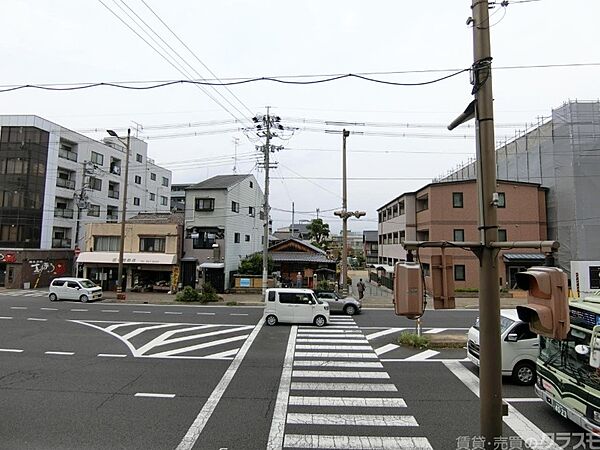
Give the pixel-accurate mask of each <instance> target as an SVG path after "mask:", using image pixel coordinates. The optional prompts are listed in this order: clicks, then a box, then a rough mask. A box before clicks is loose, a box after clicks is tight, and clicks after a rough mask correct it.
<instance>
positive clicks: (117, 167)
mask: <svg viewBox="0 0 600 450" xmlns="http://www.w3.org/2000/svg"><path fill="white" fill-rule="evenodd" d="M110 173H114V174H115V175H121V160H120V159H117V158H113V157H112V156H111V157H110Z"/></svg>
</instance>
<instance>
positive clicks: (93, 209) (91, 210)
mask: <svg viewBox="0 0 600 450" xmlns="http://www.w3.org/2000/svg"><path fill="white" fill-rule="evenodd" d="M87 215H88V216H90V217H100V205H88V209H87Z"/></svg>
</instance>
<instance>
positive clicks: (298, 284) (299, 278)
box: [296, 272, 302, 288]
mask: <svg viewBox="0 0 600 450" xmlns="http://www.w3.org/2000/svg"><path fill="white" fill-rule="evenodd" d="M296 287H297V288H301V287H302V273H300V272H298V275H296Z"/></svg>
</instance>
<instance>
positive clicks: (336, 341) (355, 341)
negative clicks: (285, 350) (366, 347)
mask: <svg viewBox="0 0 600 450" xmlns="http://www.w3.org/2000/svg"><path fill="white" fill-rule="evenodd" d="M297 342H302V343H307V342H313V343H315V344H367V343H368V341H367V340H366V339H352V338H348V339H319V338H308V339H298V341H297Z"/></svg>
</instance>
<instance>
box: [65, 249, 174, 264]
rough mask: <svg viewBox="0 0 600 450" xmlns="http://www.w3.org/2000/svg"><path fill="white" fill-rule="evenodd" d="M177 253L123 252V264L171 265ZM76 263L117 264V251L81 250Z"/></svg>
mask: <svg viewBox="0 0 600 450" xmlns="http://www.w3.org/2000/svg"><path fill="white" fill-rule="evenodd" d="M176 262H177V255H174V254H171V253H123V264H162V265H173V264H176ZM77 263H79V264H85V263H91V264H119V252H81V253H80V254H79V256H78V257H77Z"/></svg>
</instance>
